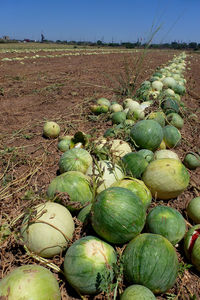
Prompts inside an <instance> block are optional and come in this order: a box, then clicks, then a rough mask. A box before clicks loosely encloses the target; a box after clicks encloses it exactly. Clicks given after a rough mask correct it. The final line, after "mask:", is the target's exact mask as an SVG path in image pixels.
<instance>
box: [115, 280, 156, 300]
mask: <svg viewBox="0 0 200 300" xmlns="http://www.w3.org/2000/svg"><path fill="white" fill-rule="evenodd" d="M120 300H156V297H155V296H154V294H153V293H152V292H151V291H150V290H149V289H148V288H146V287H145V286H143V285H139V284H133V285H130V286H129V287H127V288H126V289H125V290H124V292H123V294H122V295H121V297H120Z"/></svg>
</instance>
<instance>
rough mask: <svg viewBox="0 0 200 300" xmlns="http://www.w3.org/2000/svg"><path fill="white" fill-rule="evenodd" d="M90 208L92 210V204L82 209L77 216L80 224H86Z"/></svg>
mask: <svg viewBox="0 0 200 300" xmlns="http://www.w3.org/2000/svg"><path fill="white" fill-rule="evenodd" d="M91 208H92V203H90V204H88V205H87V206H85V207H84V208H82V209H81V211H80V212H79V214H78V216H77V219H78V220H79V221H81V222H82V223H84V222H86V221H87V220H88V219H89V216H90V212H91Z"/></svg>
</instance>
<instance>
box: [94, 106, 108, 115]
mask: <svg viewBox="0 0 200 300" xmlns="http://www.w3.org/2000/svg"><path fill="white" fill-rule="evenodd" d="M90 109H91V111H92V112H93V113H94V114H96V115H99V114H103V113H107V112H108V110H109V108H108V106H107V105H91V107H90Z"/></svg>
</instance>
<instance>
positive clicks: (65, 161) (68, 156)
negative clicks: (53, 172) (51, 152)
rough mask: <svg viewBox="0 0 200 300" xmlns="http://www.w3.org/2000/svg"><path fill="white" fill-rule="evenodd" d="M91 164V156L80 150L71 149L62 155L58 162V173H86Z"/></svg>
mask: <svg viewBox="0 0 200 300" xmlns="http://www.w3.org/2000/svg"><path fill="white" fill-rule="evenodd" d="M91 164H92V156H91V155H90V153H89V152H88V151H86V150H85V149H81V148H73V149H70V150H68V151H66V152H64V153H63V155H62V156H61V158H60V160H59V170H60V173H64V172H67V171H79V172H82V173H86V171H87V169H88V168H89V166H90V165H91Z"/></svg>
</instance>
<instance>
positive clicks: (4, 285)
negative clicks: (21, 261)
mask: <svg viewBox="0 0 200 300" xmlns="http://www.w3.org/2000/svg"><path fill="white" fill-rule="evenodd" d="M0 299H2V300H3V299H8V300H22V299H24V300H29V299H31V300H47V299H48V300H61V295H60V289H59V285H58V282H57V280H56V278H55V277H54V275H53V274H52V273H51V272H50V271H49V270H48V269H46V268H44V267H42V266H39V265H24V266H21V267H18V268H16V269H14V270H13V271H11V272H10V273H9V274H8V275H7V276H5V277H4V278H3V279H2V280H1V281H0Z"/></svg>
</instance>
